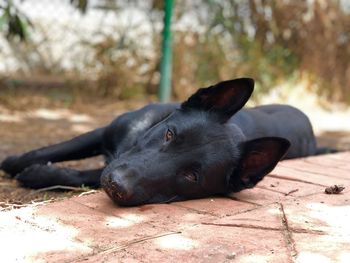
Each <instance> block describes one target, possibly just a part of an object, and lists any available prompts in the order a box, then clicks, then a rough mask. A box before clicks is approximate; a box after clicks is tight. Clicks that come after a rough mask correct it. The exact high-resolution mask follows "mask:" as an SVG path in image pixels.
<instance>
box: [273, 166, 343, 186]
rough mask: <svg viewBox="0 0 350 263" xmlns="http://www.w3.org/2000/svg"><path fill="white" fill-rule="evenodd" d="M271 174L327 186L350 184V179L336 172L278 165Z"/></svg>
mask: <svg viewBox="0 0 350 263" xmlns="http://www.w3.org/2000/svg"><path fill="white" fill-rule="evenodd" d="M271 176H273V177H276V176H278V177H279V178H283V179H288V180H290V181H300V182H305V183H309V184H315V185H321V186H327V185H332V184H343V185H350V181H349V180H348V179H347V178H344V177H343V178H342V177H338V176H337V175H335V174H330V175H320V174H316V173H312V172H306V171H300V170H298V169H294V168H291V167H285V166H277V167H276V168H275V169H274V170H273V171H272V172H271Z"/></svg>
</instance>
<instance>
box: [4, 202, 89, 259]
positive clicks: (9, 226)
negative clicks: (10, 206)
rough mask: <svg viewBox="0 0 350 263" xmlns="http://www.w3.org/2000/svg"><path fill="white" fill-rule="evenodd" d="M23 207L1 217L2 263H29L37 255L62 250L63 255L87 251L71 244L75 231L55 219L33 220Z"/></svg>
mask: <svg viewBox="0 0 350 263" xmlns="http://www.w3.org/2000/svg"><path fill="white" fill-rule="evenodd" d="M36 210H37V209H36V208H33V207H27V208H24V209H20V210H13V211H11V212H7V213H2V215H1V226H0V233H1V234H0V236H1V239H0V247H1V251H2V252H1V261H2V262H15V261H16V262H27V261H28V262H31V261H32V260H34V259H35V258H36V255H37V254H41V253H49V252H50V253H51V252H54V251H61V250H65V251H67V253H74V251H79V253H83V252H89V251H91V249H90V248H89V247H88V246H86V245H84V244H82V243H81V242H78V241H76V240H74V238H75V237H76V235H77V234H78V232H79V231H78V230H77V229H75V228H74V227H71V226H67V225H65V224H61V223H59V222H58V221H56V220H55V219H52V218H47V217H42V216H37V215H36Z"/></svg>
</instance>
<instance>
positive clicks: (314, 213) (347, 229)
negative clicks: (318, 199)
mask: <svg viewBox="0 0 350 263" xmlns="http://www.w3.org/2000/svg"><path fill="white" fill-rule="evenodd" d="M306 207H307V208H308V209H309V212H308V215H309V216H310V217H312V218H315V219H318V220H321V221H324V222H325V223H326V224H327V225H328V226H329V227H330V228H331V229H332V234H335V235H337V236H341V237H342V239H343V240H344V242H348V243H349V249H350V205H337V206H332V205H327V204H322V203H309V204H307V205H306ZM349 262H350V261H349Z"/></svg>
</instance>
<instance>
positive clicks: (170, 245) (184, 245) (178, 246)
mask: <svg viewBox="0 0 350 263" xmlns="http://www.w3.org/2000/svg"><path fill="white" fill-rule="evenodd" d="M153 242H154V244H155V245H157V246H159V247H160V248H165V249H175V250H191V249H194V248H197V247H199V245H200V243H199V242H198V241H196V240H193V239H190V238H187V237H184V236H182V235H181V234H178V235H169V236H163V237H160V238H158V239H156V240H154V241H153Z"/></svg>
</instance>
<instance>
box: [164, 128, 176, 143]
mask: <svg viewBox="0 0 350 263" xmlns="http://www.w3.org/2000/svg"><path fill="white" fill-rule="evenodd" d="M172 139H174V133H173V132H172V131H171V130H170V129H168V130H167V131H166V133H165V140H166V141H167V142H168V141H171V140H172Z"/></svg>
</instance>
